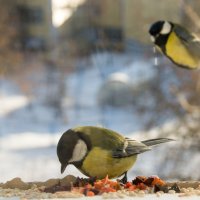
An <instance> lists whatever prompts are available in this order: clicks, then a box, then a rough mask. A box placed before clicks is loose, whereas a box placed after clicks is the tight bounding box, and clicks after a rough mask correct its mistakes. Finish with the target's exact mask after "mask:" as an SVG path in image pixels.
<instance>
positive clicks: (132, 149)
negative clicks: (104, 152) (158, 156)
mask: <svg viewBox="0 0 200 200" xmlns="http://www.w3.org/2000/svg"><path fill="white" fill-rule="evenodd" d="M149 150H151V148H150V147H148V146H147V145H145V144H143V143H141V142H138V141H136V140H132V139H129V138H125V141H124V143H123V144H121V146H119V147H118V148H117V149H115V150H114V151H113V158H124V157H129V156H133V155H137V154H140V153H143V152H145V151H149Z"/></svg>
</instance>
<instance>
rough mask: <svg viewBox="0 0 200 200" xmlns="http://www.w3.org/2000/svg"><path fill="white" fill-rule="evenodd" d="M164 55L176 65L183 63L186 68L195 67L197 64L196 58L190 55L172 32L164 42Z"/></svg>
mask: <svg viewBox="0 0 200 200" xmlns="http://www.w3.org/2000/svg"><path fill="white" fill-rule="evenodd" d="M166 55H167V56H168V57H170V58H171V59H172V60H173V61H174V62H175V63H177V64H178V65H183V66H186V67H188V68H192V69H195V68H197V66H198V64H199V61H198V59H197V58H195V57H194V56H192V54H191V53H190V52H189V50H188V49H187V48H186V47H185V46H184V45H183V44H182V43H181V41H180V39H179V38H178V37H177V36H176V34H175V33H174V32H172V33H171V34H170V35H169V38H168V41H167V44H166Z"/></svg>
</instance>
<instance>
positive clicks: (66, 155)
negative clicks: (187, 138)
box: [57, 129, 79, 173]
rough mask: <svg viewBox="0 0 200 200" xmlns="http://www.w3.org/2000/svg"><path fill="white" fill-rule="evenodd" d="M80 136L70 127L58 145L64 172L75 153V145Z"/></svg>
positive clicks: (59, 157) (58, 153)
mask: <svg viewBox="0 0 200 200" xmlns="http://www.w3.org/2000/svg"><path fill="white" fill-rule="evenodd" d="M78 139H79V137H78V135H77V134H76V132H74V131H73V130H71V129H69V130H68V131H66V132H65V133H63V135H62V136H61V138H60V140H59V142H58V145H57V155H58V159H59V161H60V163H61V173H63V172H64V170H65V168H66V166H67V165H68V161H69V160H70V159H71V157H72V155H73V150H74V147H75V145H76V143H77V141H78Z"/></svg>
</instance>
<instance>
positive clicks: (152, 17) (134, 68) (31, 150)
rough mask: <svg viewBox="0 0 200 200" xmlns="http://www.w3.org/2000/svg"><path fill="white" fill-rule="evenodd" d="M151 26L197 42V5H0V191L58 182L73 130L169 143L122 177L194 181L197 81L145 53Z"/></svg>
mask: <svg viewBox="0 0 200 200" xmlns="http://www.w3.org/2000/svg"><path fill="white" fill-rule="evenodd" d="M157 20H171V21H173V22H176V23H180V24H182V25H183V26H185V27H187V28H188V29H190V30H192V31H194V32H195V33H196V34H197V35H198V34H199V33H200V2H199V1H196V0H177V1H174V0H165V1H157V0H151V1H149V0H140V1H138V0H73V1H72V0H42V1H41V0H34V1H29V0H15V1H12V0H0V163H1V164H0V182H5V181H7V180H9V179H12V178H14V177H21V178H22V179H23V180H24V181H40V180H41V181H42V180H46V179H49V178H56V177H63V176H65V175H67V174H69V173H70V174H74V175H79V176H82V175H81V173H79V172H78V171H77V170H76V169H75V168H74V167H72V166H69V167H68V168H67V169H66V171H65V174H64V175H61V174H60V164H59V162H58V159H57V155H56V145H57V142H58V140H59V138H60V136H61V135H62V133H63V132H64V131H66V130H67V129H69V128H71V127H73V126H77V125H95V126H103V127H106V128H110V129H113V130H115V131H117V132H119V133H121V134H123V135H125V136H128V137H133V138H136V139H144V138H146V139H150V138H154V137H171V138H176V139H177V141H176V142H173V143H171V144H166V145H163V146H161V147H156V148H155V149H154V150H152V151H151V152H147V153H144V154H142V155H141V156H140V157H139V158H138V162H137V163H136V165H135V167H134V168H133V169H131V170H130V172H129V177H130V179H131V178H133V177H134V176H136V175H147V176H150V175H154V174H156V175H158V176H160V177H162V178H165V179H170V180H172V179H179V180H198V179H199V178H200V171H199V166H200V153H199V151H200V72H199V71H189V70H185V69H181V68H178V67H176V66H175V65H173V64H172V63H171V62H170V61H169V60H168V59H166V58H164V57H163V56H162V55H160V54H159V53H157V52H155V51H153V45H152V43H151V42H150V39H149V35H148V29H149V27H150V25H151V24H152V23H153V22H155V21H157Z"/></svg>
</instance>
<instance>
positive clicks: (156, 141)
mask: <svg viewBox="0 0 200 200" xmlns="http://www.w3.org/2000/svg"><path fill="white" fill-rule="evenodd" d="M171 141H175V140H173V139H169V138H157V139H151V140H145V141H141V142H142V143H143V144H145V145H147V146H150V147H151V146H154V145H157V144H161V143H165V142H171Z"/></svg>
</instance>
